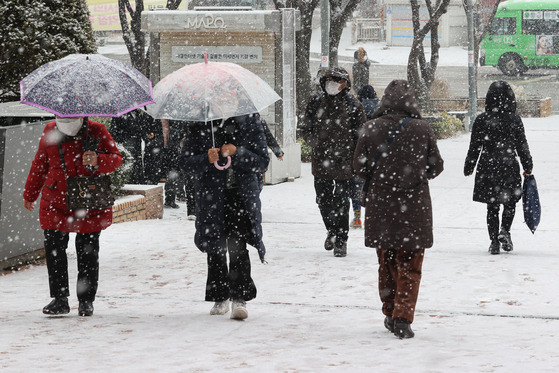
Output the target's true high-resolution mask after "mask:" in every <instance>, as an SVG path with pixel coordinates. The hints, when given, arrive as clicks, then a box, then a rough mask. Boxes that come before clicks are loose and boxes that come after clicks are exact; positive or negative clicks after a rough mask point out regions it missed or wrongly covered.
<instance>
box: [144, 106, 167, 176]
mask: <svg viewBox="0 0 559 373" xmlns="http://www.w3.org/2000/svg"><path fill="white" fill-rule="evenodd" d="M141 119H142V120H143V123H144V129H145V130H144V131H143V134H144V136H143V140H144V177H145V179H144V180H145V183H146V184H149V185H157V184H158V183H159V182H160V181H161V178H162V177H163V128H162V124H161V120H159V119H154V118H152V117H151V116H150V115H149V114H147V113H145V112H143V113H142V116H141Z"/></svg>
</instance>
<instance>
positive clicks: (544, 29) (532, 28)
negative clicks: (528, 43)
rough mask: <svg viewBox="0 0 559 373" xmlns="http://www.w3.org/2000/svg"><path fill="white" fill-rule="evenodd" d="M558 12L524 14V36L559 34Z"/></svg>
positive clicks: (527, 12) (528, 12) (535, 11)
mask: <svg viewBox="0 0 559 373" xmlns="http://www.w3.org/2000/svg"><path fill="white" fill-rule="evenodd" d="M557 13H558V12H557V11H556V10H544V11H542V10H525V11H524V12H523V13H522V34H524V35H542V34H544V35H545V34H547V35H553V34H559V18H558V14H557Z"/></svg>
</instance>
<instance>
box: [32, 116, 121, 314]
mask: <svg viewBox="0 0 559 373" xmlns="http://www.w3.org/2000/svg"><path fill="white" fill-rule="evenodd" d="M84 122H85V123H87V125H84ZM86 137H89V138H94V139H98V140H99V144H98V146H97V149H96V150H95V151H84V145H83V144H84V142H85V138H86ZM60 150H61V152H60ZM61 153H62V155H61ZM61 156H63V157H64V164H65V169H66V172H65V171H64V168H63V165H62V162H61ZM121 163H122V156H121V154H120V152H119V151H118V149H117V147H116V145H115V142H114V141H113V138H112V137H111V135H110V134H109V132H108V131H107V129H106V128H105V126H104V125H103V124H101V123H97V122H93V121H90V120H87V119H85V120H84V118H83V117H75V118H58V117H57V118H56V122H51V123H48V124H47V125H46V127H45V130H44V131H43V135H42V136H41V140H40V142H39V149H38V150H37V153H36V154H35V159H34V160H33V163H32V165H31V170H30V172H29V176H28V177H27V182H26V183H25V190H24V192H23V199H24V207H25V208H26V209H27V210H29V211H32V210H33V208H34V205H33V203H34V202H35V201H36V200H37V198H38V197H39V194H42V195H41V202H40V206H39V220H40V223H41V228H42V229H43V230H44V233H45V253H46V258H47V269H48V274H49V287H50V295H51V297H52V298H54V299H53V300H52V302H50V303H49V304H48V305H47V306H45V307H44V308H43V313H45V314H49V315H60V314H66V313H69V312H70V307H69V304H68V296H69V295H70V292H69V286H68V259H67V256H66V248H67V247H68V239H69V233H70V232H75V233H77V235H76V252H77V260H78V283H77V295H78V300H79V303H80V304H79V314H80V315H81V316H91V315H92V314H93V301H94V300H95V294H96V292H97V283H98V277H99V276H98V275H99V261H98V258H99V235H100V234H101V231H102V230H103V229H105V228H107V227H108V226H110V225H111V224H112V218H113V213H112V208H110V207H109V208H106V209H101V210H69V209H68V207H67V203H66V176H68V177H73V176H89V175H103V174H109V173H111V172H113V171H115V170H116V169H117V168H118V167H119V166H120V165H121ZM86 166H88V167H89V168H92V169H93V173H92V172H91V171H90V170H89V169H88V167H86Z"/></svg>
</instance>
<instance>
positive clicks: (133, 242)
mask: <svg viewBox="0 0 559 373" xmlns="http://www.w3.org/2000/svg"><path fill="white" fill-rule="evenodd" d="M558 121H559V117H549V118H537V119H525V126H526V129H527V137H528V141H529V143H530V147H531V150H532V155H533V158H534V164H535V167H534V174H535V176H536V178H537V181H538V185H539V189H540V196H541V200H542V203H543V218H542V223H541V225H540V227H539V228H538V231H537V232H536V234H535V235H532V234H531V233H530V232H529V230H528V228H527V227H526V226H525V225H524V224H523V218H522V213H521V211H517V215H516V219H515V222H514V225H513V227H512V238H513V240H514V243H515V249H514V251H513V252H511V253H509V254H503V255H499V256H491V255H489V254H488V253H487V248H488V246H489V241H488V237H487V232H486V228H485V205H483V204H479V203H475V202H472V200H471V195H472V187H473V178H472V177H470V178H465V177H464V176H463V175H462V168H463V161H464V158H465V154H466V149H467V146H468V140H469V136H468V134H463V135H461V136H459V137H456V138H452V139H447V140H442V141H440V142H439V146H440V149H441V153H442V155H443V157H444V159H445V171H444V172H443V174H442V175H441V176H440V177H439V178H437V179H435V180H434V181H433V182H432V183H431V194H432V197H433V204H434V225H435V245H434V247H433V248H431V249H429V250H428V251H427V254H426V258H425V261H424V271H423V273H424V275H423V281H422V285H421V291H420V294H419V302H418V304H417V315H416V320H415V322H414V324H413V328H414V330H415V332H416V337H415V338H414V339H410V340H399V339H397V338H395V337H394V336H393V335H392V334H390V333H389V332H388V331H386V330H385V329H384V326H383V315H382V313H381V304H380V301H379V299H378V294H377V284H376V281H377V272H376V271H377V265H376V257H375V252H374V250H373V249H371V248H366V247H365V246H364V244H363V231H361V230H352V231H351V232H350V240H349V245H348V247H349V249H348V252H349V253H348V256H347V257H346V258H334V257H333V256H332V253H331V252H326V251H325V250H324V249H323V242H324V238H325V233H326V232H325V230H324V228H323V225H322V222H321V219H320V215H319V212H318V208H317V207H316V205H315V201H314V199H315V195H314V189H313V178H312V176H311V175H310V167H309V164H303V165H302V177H301V178H298V179H296V180H295V182H291V183H282V184H278V185H274V186H266V187H265V188H264V190H263V193H262V201H263V203H262V205H263V220H264V223H263V228H264V234H265V237H264V238H265V243H266V245H267V247H268V255H267V260H268V262H269V264H267V265H264V264H261V263H260V262H259V261H258V256H257V254H256V251H255V250H254V249H252V250H251V257H252V260H253V275H254V279H255V281H256V284H257V287H258V291H259V293H258V297H257V298H256V299H255V300H253V301H251V302H249V303H248V311H249V318H248V319H247V320H246V321H234V320H231V319H229V317H228V316H210V315H209V310H210V307H211V304H210V303H207V302H204V301H203V298H204V288H205V276H206V257H205V255H204V254H202V253H200V252H199V251H198V249H196V248H195V246H194V244H193V234H194V222H192V221H189V220H187V219H186V209H185V207H184V205H183V206H182V207H181V209H179V210H165V217H164V219H162V220H149V221H140V222H131V223H122V224H116V225H113V226H111V227H110V228H109V229H107V230H106V231H104V232H103V233H102V235H101V254H100V261H101V274H100V277H101V279H100V286H99V293H98V299H97V301H96V302H95V314H94V315H93V317H90V318H83V317H78V315H77V300H76V299H75V291H74V287H75V275H76V274H75V267H76V265H75V253H74V247H73V244H71V246H70V249H69V250H68V251H69V253H71V254H70V269H71V272H70V276H71V279H70V281H71V284H72V285H71V286H72V289H71V290H72V297H71V306H72V311H71V313H70V314H69V315H67V316H64V317H46V316H45V315H43V314H42V313H41V308H42V307H43V306H44V305H45V304H47V303H48V301H49V297H48V284H47V273H46V267H45V266H33V267H31V268H29V269H26V270H22V271H20V272H16V273H12V274H8V275H5V276H0V289H2V290H1V293H0V294H1V297H2V299H1V302H0V370H1V371H2V372H10V373H11V372H77V371H90V372H222V371H240V372H330V371H332V372H404V371H405V372H441V373H442V372H467V373H471V372H507V373H510V372H519V373H521V372H522V373H524V372H550V373H551V372H557V371H559V350H558V349H557V340H558V338H559V292H558V291H557V284H558V283H559V272H558V270H557V269H558V268H559V251H558V250H557V248H558V246H557V243H558V242H559V229H558V228H557V219H559V211H557V203H558V201H559V163H558V161H557V159H558V157H557V143H558V142H559V128H558V127H557V122H558ZM518 206H519V210H520V204H519V205H518ZM72 237H73V235H72Z"/></svg>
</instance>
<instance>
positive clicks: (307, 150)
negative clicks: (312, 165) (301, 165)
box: [297, 137, 312, 162]
mask: <svg viewBox="0 0 559 373" xmlns="http://www.w3.org/2000/svg"><path fill="white" fill-rule="evenodd" d="M297 142H298V143H300V144H301V162H310V161H311V156H312V148H311V147H310V145H308V144H307V143H306V142H305V140H303V138H302V137H299V138H298V139H297Z"/></svg>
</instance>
